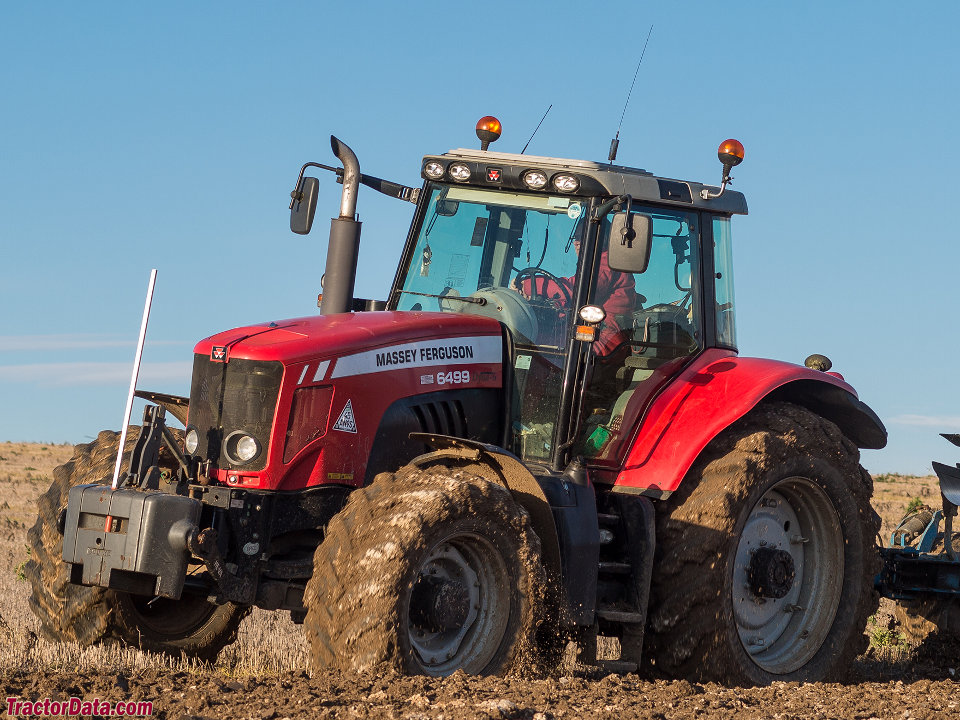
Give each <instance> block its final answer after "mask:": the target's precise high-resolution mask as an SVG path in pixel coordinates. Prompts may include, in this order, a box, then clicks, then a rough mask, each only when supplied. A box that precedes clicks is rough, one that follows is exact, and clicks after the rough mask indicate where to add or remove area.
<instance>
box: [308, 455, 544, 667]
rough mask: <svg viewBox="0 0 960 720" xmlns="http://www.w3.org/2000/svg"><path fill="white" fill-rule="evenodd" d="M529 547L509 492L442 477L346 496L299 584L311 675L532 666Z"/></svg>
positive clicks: (386, 480) (390, 478)
mask: <svg viewBox="0 0 960 720" xmlns="http://www.w3.org/2000/svg"><path fill="white" fill-rule="evenodd" d="M544 586H545V575H544V571H543V567H542V564H541V560H540V540H539V538H538V537H537V536H536V534H535V533H534V532H533V530H532V528H531V526H530V519H529V516H528V515H527V513H526V511H525V510H523V508H521V507H520V506H519V505H517V504H516V503H515V502H514V500H513V498H512V496H511V495H510V493H509V491H508V490H507V489H506V488H504V487H502V486H500V485H497V484H494V483H491V482H488V481H486V480H484V479H482V478H479V477H477V476H475V475H471V474H469V473H465V472H463V471H459V470H452V469H449V468H445V467H431V468H429V469H425V470H420V469H416V468H412V467H409V466H408V467H405V468H402V469H401V470H400V471H398V472H397V473H396V474H391V473H382V474H380V475H378V476H377V478H376V479H375V480H374V482H373V483H372V484H371V485H369V486H368V487H365V488H361V489H358V490H356V491H355V492H354V493H353V494H352V495H351V496H350V499H349V501H348V502H347V504H346V506H345V507H344V508H343V510H341V511H340V513H338V514H337V515H336V516H335V517H334V518H333V519H332V520H331V521H330V523H329V525H328V526H327V533H326V537H325V538H324V541H323V543H322V544H321V545H320V547H319V548H318V549H317V552H316V555H315V558H314V571H313V576H312V578H311V579H310V581H309V583H308V584H307V589H306V593H305V597H304V602H305V604H306V606H307V617H306V620H305V624H304V628H305V631H306V633H307V636H308V638H309V641H310V648H311V660H312V662H313V665H314V667H316V668H326V667H334V668H340V669H342V670H348V671H352V672H358V673H359V672H366V671H369V670H370V669H371V668H373V667H375V666H376V665H378V664H381V663H386V664H388V665H392V666H393V667H394V668H396V669H399V670H401V671H403V672H406V673H409V674H422V675H433V676H443V675H449V674H451V673H453V672H455V671H457V670H463V671H464V672H467V673H469V674H504V673H508V672H511V671H515V670H518V669H520V668H521V667H525V666H526V665H527V664H528V663H532V662H533V660H534V656H535V651H534V644H535V633H536V630H537V626H538V623H539V620H540V618H539V615H540V613H541V609H542V607H543V588H544Z"/></svg>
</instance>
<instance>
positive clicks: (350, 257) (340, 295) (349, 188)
mask: <svg viewBox="0 0 960 720" xmlns="http://www.w3.org/2000/svg"><path fill="white" fill-rule="evenodd" d="M330 146H331V147H332V148H333V154H334V155H336V156H337V158H338V159H339V160H340V162H342V163H343V195H342V196H341V198H340V217H337V218H333V219H332V220H330V245H329V247H328V248H327V268H326V271H325V272H324V274H323V299H322V300H321V301H320V314H321V315H334V314H336V313H345V312H350V310H352V309H353V290H354V285H355V284H356V280H357V260H358V258H359V255H360V225H361V224H362V223H360V221H359V220H357V218H356V214H357V191H358V190H359V188H360V162H359V161H358V160H357V156H356V154H355V153H354V152H353V150H351V149H350V148H349V147H348V146H347V145H346V143H343V142H340V140H338V139H337V138H335V137H334V136H333V135H331V136H330Z"/></svg>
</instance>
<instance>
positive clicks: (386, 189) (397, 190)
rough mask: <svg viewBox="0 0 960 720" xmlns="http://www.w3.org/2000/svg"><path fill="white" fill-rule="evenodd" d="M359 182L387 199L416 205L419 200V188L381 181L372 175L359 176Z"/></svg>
mask: <svg viewBox="0 0 960 720" xmlns="http://www.w3.org/2000/svg"><path fill="white" fill-rule="evenodd" d="M360 182H361V183H363V184H364V185H366V186H367V187H368V188H373V189H374V190H376V191H377V192H378V193H383V194H384V195H387V196H388V197H392V198H397V199H398V200H406V201H407V202H412V203H413V204H416V203H417V200H418V199H419V198H420V188H411V187H407V186H406V185H401V184H400V183H395V182H391V181H390V180H382V179H381V178H378V177H374V176H373V175H363V174H361V175H360Z"/></svg>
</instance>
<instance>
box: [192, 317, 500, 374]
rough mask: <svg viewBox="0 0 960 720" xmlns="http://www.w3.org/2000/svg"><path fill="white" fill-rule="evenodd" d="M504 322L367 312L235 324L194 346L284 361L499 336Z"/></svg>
mask: <svg viewBox="0 0 960 720" xmlns="http://www.w3.org/2000/svg"><path fill="white" fill-rule="evenodd" d="M500 334H501V329H500V323H499V322H497V321H496V320H492V319H490V318H484V317H479V316H476V315H461V314H459V313H439V312H437V313H425V312H398V311H389V312H363V313H342V314H337V315H319V316H311V317H303V318H294V319H292V320H277V321H275V322H267V323H262V324H258V325H250V326H247V327H240V328H234V329H233V330H227V331H225V332H222V333H218V334H216V335H213V336H211V337H208V338H206V339H205V340H201V341H200V342H199V343H197V345H196V347H195V348H194V352H195V353H197V354H198V355H206V356H207V357H209V358H211V359H212V360H222V361H227V362H229V360H230V359H231V358H243V359H245V360H265V361H271V360H272V361H280V362H282V363H283V364H285V365H290V364H294V363H298V362H303V361H307V360H311V359H314V358H328V357H340V356H343V355H352V354H355V353H358V352H362V351H364V350H371V349H374V348H380V347H385V346H395V345H400V344H403V343H409V342H415V341H418V340H434V339H442V338H457V337H466V336H473V337H475V336H496V337H499V336H500Z"/></svg>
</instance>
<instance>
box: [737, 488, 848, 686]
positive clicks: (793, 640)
mask: <svg viewBox="0 0 960 720" xmlns="http://www.w3.org/2000/svg"><path fill="white" fill-rule="evenodd" d="M843 549H844V539H843V530H842V528H841V526H840V520H839V516H838V515H837V511H836V509H835V507H834V505H833V502H832V501H831V500H830V497H829V495H827V493H826V491H825V490H824V489H823V488H822V487H821V486H820V485H818V484H816V483H814V482H813V481H812V480H810V479H808V478H802V477H790V478H786V479H784V480H781V481H779V482H777V483H776V484H774V485H773V486H772V487H770V488H769V489H768V490H767V491H766V492H765V493H764V495H763V497H762V498H761V499H760V500H759V501H758V502H757V503H756V505H754V507H753V508H752V509H751V511H750V514H749V515H748V517H747V520H746V523H745V524H744V527H743V530H742V532H741V534H740V539H739V541H738V543H737V551H736V556H735V562H734V567H733V578H732V588H731V589H732V592H731V595H732V600H733V616H734V620H735V622H736V626H737V633H738V635H739V638H740V642H741V644H742V645H743V648H744V650H745V651H746V652H747V654H748V655H749V657H750V659H751V660H752V661H753V662H754V663H756V664H757V665H758V666H759V667H760V668H761V669H762V670H764V671H766V672H769V673H772V674H786V673H790V672H793V671H795V670H799V669H800V668H801V667H803V666H804V665H805V664H806V663H808V662H809V661H810V660H811V658H813V656H814V655H815V654H816V653H817V651H818V650H819V649H820V647H821V646H822V645H823V643H824V642H825V640H826V638H827V635H828V634H829V633H830V629H831V628H832V626H833V621H834V618H835V617H836V614H837V608H838V606H839V604H840V598H841V595H842V592H843V573H844V555H843ZM771 551H773V552H771ZM758 552H759V553H761V554H760V555H759V556H758ZM788 556H789V557H788ZM758 567H759V569H761V570H770V573H769V574H770V575H773V576H776V577H777V578H778V579H779V580H780V582H779V584H777V586H776V588H775V589H773V590H768V589H766V588H764V587H762V585H763V584H762V583H759V582H758V580H757V579H756V578H757V575H758ZM790 571H792V574H793V576H792V578H791V577H790ZM780 594H782V596H780V597H776V595H780Z"/></svg>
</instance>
